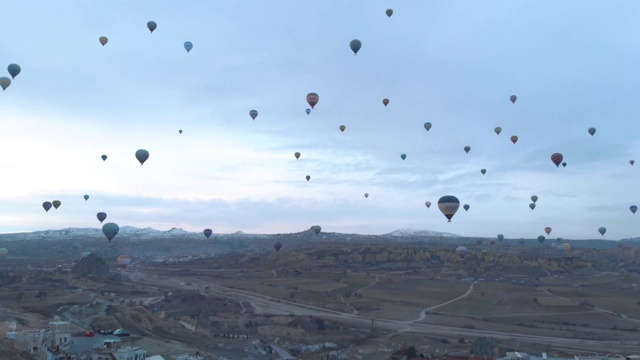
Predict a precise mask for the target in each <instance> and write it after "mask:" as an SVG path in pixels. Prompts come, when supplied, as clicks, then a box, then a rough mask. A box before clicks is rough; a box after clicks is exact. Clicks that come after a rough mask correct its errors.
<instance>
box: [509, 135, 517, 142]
mask: <svg viewBox="0 0 640 360" xmlns="http://www.w3.org/2000/svg"><path fill="white" fill-rule="evenodd" d="M511 142H512V143H514V144H515V143H517V142H518V137H517V136H516V135H513V136H512V137H511Z"/></svg>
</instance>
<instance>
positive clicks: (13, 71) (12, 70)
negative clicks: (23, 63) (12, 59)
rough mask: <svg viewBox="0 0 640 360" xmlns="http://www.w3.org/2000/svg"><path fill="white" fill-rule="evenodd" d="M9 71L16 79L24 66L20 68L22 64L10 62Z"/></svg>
mask: <svg viewBox="0 0 640 360" xmlns="http://www.w3.org/2000/svg"><path fill="white" fill-rule="evenodd" d="M7 71H9V75H11V78H12V79H15V78H16V76H18V74H20V71H22V68H20V65H18V64H9V66H7Z"/></svg>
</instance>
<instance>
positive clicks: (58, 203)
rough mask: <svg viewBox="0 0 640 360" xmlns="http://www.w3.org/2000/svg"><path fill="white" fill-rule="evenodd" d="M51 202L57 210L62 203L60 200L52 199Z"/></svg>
mask: <svg viewBox="0 0 640 360" xmlns="http://www.w3.org/2000/svg"><path fill="white" fill-rule="evenodd" d="M51 204H52V205H53V207H54V208H55V209H56V210H58V208H59V207H60V205H62V202H60V200H53V201H52V202H51Z"/></svg>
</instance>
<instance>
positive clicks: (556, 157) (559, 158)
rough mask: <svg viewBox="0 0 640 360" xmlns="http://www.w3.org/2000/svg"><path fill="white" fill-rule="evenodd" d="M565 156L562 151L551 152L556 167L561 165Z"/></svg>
mask: <svg viewBox="0 0 640 360" xmlns="http://www.w3.org/2000/svg"><path fill="white" fill-rule="evenodd" d="M563 158H564V157H563V156H562V154H560V153H553V154H551V161H552V162H553V163H554V164H555V165H556V167H560V163H562V159H563Z"/></svg>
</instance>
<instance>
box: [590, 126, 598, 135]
mask: <svg viewBox="0 0 640 360" xmlns="http://www.w3.org/2000/svg"><path fill="white" fill-rule="evenodd" d="M588 131H589V134H591V136H593V134H595V133H596V128H594V127H590V128H589V130H588Z"/></svg>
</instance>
